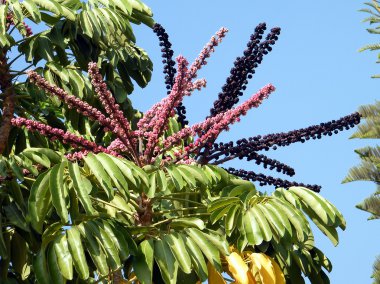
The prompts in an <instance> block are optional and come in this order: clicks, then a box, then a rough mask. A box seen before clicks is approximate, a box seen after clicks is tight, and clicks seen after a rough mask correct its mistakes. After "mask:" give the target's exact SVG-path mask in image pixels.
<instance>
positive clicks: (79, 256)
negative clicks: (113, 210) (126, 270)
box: [33, 219, 144, 283]
mask: <svg viewBox="0 0 380 284" xmlns="http://www.w3.org/2000/svg"><path fill="white" fill-rule="evenodd" d="M127 239H128V240H127ZM43 240H44V246H43V247H42V250H40V251H39V253H38V257H36V261H35V262H34V263H33V269H37V270H38V269H41V270H42V267H44V266H46V265H48V266H49V269H45V271H40V272H39V273H40V274H41V277H45V278H46V279H55V280H56V281H58V282H54V283H66V280H72V279H74V278H77V277H79V278H81V279H83V280H87V281H90V279H93V278H94V277H97V276H96V275H98V276H99V275H101V276H106V275H108V274H109V271H110V270H117V269H119V268H120V267H121V259H123V260H125V259H126V258H127V257H130V252H131V253H133V254H136V255H138V253H139V252H138V250H137V246H136V244H135V243H134V240H133V239H132V238H131V237H130V234H129V232H128V231H127V229H126V228H124V227H123V226H120V225H117V224H116V223H115V221H112V220H105V219H103V220H101V219H96V220H92V221H86V222H82V223H80V224H78V225H75V226H70V227H62V225H59V224H58V226H56V225H54V227H48V229H47V230H46V231H45V232H44V235H43ZM143 246H144V245H143ZM142 250H143V251H144V249H142ZM86 255H89V256H90V258H87V257H86ZM46 260H47V261H48V262H46ZM42 275H44V276H42ZM61 281H62V282H61Z"/></svg>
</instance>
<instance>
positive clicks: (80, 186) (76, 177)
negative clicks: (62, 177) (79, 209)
mask: <svg viewBox="0 0 380 284" xmlns="http://www.w3.org/2000/svg"><path fill="white" fill-rule="evenodd" d="M68 165H69V173H70V178H71V180H72V181H73V185H74V189H75V192H76V194H77V196H78V198H79V200H80V202H81V203H82V206H83V208H84V210H86V213H87V214H89V215H94V214H95V213H96V211H95V210H94V208H93V207H92V202H91V199H90V195H89V194H90V192H91V190H92V185H91V182H90V181H89V180H88V179H87V178H85V177H84V176H82V175H81V173H80V169H79V166H78V164H77V163H68Z"/></svg>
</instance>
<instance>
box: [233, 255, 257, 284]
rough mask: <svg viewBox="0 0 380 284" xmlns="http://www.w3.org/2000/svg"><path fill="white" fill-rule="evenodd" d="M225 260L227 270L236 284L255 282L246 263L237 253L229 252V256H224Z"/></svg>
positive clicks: (252, 283) (251, 283)
mask: <svg viewBox="0 0 380 284" xmlns="http://www.w3.org/2000/svg"><path fill="white" fill-rule="evenodd" d="M226 260H227V263H228V270H229V272H230V273H231V275H232V277H233V278H234V279H235V282H236V284H256V281H255V279H254V278H253V275H252V273H251V272H250V271H249V268H248V266H247V264H246V263H245V262H244V260H243V259H242V258H241V256H240V255H239V254H238V253H236V252H233V253H231V254H230V255H229V256H226Z"/></svg>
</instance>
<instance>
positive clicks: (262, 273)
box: [249, 253, 276, 284]
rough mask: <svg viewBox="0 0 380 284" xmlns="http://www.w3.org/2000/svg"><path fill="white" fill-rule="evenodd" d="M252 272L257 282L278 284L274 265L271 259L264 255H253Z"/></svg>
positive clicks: (251, 256) (251, 257)
mask: <svg viewBox="0 0 380 284" xmlns="http://www.w3.org/2000/svg"><path fill="white" fill-rule="evenodd" d="M249 257H250V259H251V261H252V263H251V267H250V270H251V272H252V275H254V277H255V279H256V280H259V279H258V278H260V280H259V281H257V282H260V283H263V284H276V274H275V270H274V267H273V265H272V261H271V258H270V257H269V256H267V255H266V254H263V253H252V254H251V255H250V256H249Z"/></svg>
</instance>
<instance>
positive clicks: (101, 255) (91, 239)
mask: <svg viewBox="0 0 380 284" xmlns="http://www.w3.org/2000/svg"><path fill="white" fill-rule="evenodd" d="M77 227H78V230H79V231H80V233H81V235H82V237H83V239H84V240H85V242H86V249H87V251H88V252H89V254H90V257H91V259H92V261H93V263H94V264H95V266H96V268H97V270H98V272H99V273H100V275H102V276H105V275H107V274H108V273H109V268H108V265H107V257H106V254H105V252H104V250H103V248H102V246H101V245H100V244H99V242H98V241H97V240H96V238H95V236H94V235H93V233H92V232H91V231H90V230H89V229H88V228H85V227H84V226H83V224H79V225H78V226H77Z"/></svg>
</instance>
